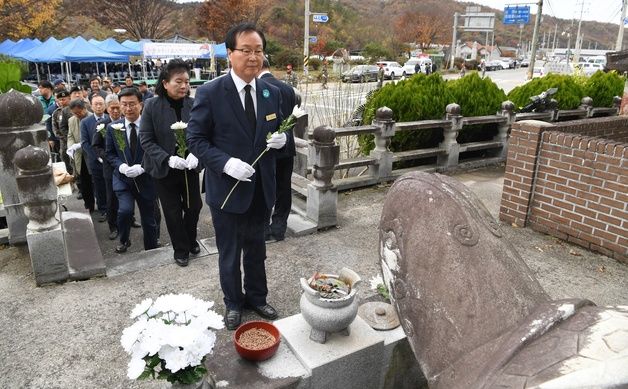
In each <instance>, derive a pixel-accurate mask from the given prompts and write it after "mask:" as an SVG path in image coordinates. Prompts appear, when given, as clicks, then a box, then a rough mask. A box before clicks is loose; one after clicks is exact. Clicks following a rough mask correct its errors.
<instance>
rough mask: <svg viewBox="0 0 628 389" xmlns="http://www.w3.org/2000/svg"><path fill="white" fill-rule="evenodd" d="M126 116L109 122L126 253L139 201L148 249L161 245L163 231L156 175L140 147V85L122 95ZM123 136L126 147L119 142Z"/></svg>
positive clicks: (110, 151)
mask: <svg viewBox="0 0 628 389" xmlns="http://www.w3.org/2000/svg"><path fill="white" fill-rule="evenodd" d="M118 98H119V99H120V107H121V108H122V114H123V115H124V118H121V119H120V120H117V121H115V122H112V123H110V124H109V125H108V126H107V134H106V141H105V143H106V150H107V159H108V160H109V163H110V164H111V165H112V166H113V168H114V169H113V179H112V186H113V190H114V192H115V194H116V196H117V198H118V231H119V233H120V245H119V246H118V247H116V253H118V254H122V253H125V252H126V251H127V249H128V248H129V247H130V246H131V240H130V239H129V236H130V232H131V220H132V218H133V210H134V209H135V202H137V206H138V208H139V210H140V218H141V220H142V223H141V224H142V230H143V233H144V250H150V249H154V248H156V247H157V239H158V237H159V233H158V230H157V222H156V221H155V200H156V199H157V192H156V190H155V183H154V182H153V178H152V177H151V176H149V175H148V174H146V173H145V171H144V168H143V167H142V159H143V158H144V150H142V148H141V147H140V142H139V136H138V134H139V130H140V121H141V116H140V114H141V112H142V94H141V93H140V91H139V90H137V88H126V89H124V90H123V91H122V92H120V95H119V96H118ZM118 139H120V141H121V143H122V144H123V147H122V148H121V147H120V145H119V144H118Z"/></svg>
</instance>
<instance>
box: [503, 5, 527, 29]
mask: <svg viewBox="0 0 628 389" xmlns="http://www.w3.org/2000/svg"><path fill="white" fill-rule="evenodd" d="M503 23H504V24H528V23H530V6H529V5H521V6H519V5H516V6H514V7H512V6H510V7H506V8H504V21H503Z"/></svg>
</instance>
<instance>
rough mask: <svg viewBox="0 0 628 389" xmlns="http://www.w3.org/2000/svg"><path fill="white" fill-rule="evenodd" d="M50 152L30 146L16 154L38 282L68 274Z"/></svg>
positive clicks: (29, 244) (65, 276)
mask: <svg viewBox="0 0 628 389" xmlns="http://www.w3.org/2000/svg"><path fill="white" fill-rule="evenodd" d="M49 159H50V157H49V155H48V152H47V151H45V150H43V149H41V148H39V147H33V146H31V145H29V146H26V147H24V148H23V149H21V150H19V151H18V152H17V153H15V159H14V161H15V166H16V167H17V176H16V178H15V180H16V182H17V189H18V193H19V198H20V201H21V203H22V204H23V207H24V213H25V215H26V216H27V217H28V220H29V222H28V225H27V230H26V240H27V242H28V251H29V253H30V256H31V264H32V266H33V273H34V275H35V282H36V283H37V285H38V286H39V285H42V284H47V283H51V282H61V281H65V280H67V279H68V277H69V271H68V264H67V262H66V260H65V249H64V243H63V232H62V230H61V224H60V223H59V220H57V219H56V213H57V187H56V186H55V184H54V180H53V177H52V168H51V166H50V164H49V163H48V161H49Z"/></svg>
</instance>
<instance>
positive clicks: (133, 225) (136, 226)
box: [131, 220, 142, 228]
mask: <svg viewBox="0 0 628 389" xmlns="http://www.w3.org/2000/svg"><path fill="white" fill-rule="evenodd" d="M131 227H133V228H140V227H142V225H141V224H140V223H138V222H137V221H135V220H133V223H131Z"/></svg>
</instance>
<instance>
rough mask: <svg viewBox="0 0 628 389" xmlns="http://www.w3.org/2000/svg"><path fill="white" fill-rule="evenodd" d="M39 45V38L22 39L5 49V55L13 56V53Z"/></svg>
mask: <svg viewBox="0 0 628 389" xmlns="http://www.w3.org/2000/svg"><path fill="white" fill-rule="evenodd" d="M39 45H41V41H40V40H39V39H22V40H21V41H19V42H17V43H16V44H14V45H13V47H11V48H10V49H9V50H7V52H6V55H8V56H11V57H15V55H14V54H15V53H19V52H21V51H26V50H30V49H32V48H33V47H37V46H39Z"/></svg>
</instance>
